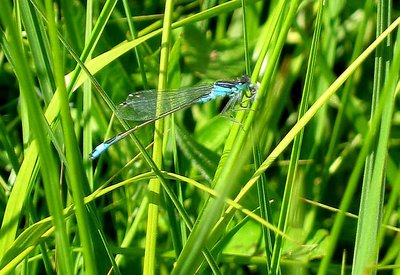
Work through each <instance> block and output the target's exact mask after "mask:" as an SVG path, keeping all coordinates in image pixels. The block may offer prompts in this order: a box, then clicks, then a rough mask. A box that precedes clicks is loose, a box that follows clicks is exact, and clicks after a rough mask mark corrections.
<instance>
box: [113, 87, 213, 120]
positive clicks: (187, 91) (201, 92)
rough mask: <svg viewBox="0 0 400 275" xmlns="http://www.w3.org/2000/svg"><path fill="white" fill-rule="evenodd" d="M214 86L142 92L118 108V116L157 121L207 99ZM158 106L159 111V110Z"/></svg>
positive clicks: (129, 97)
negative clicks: (163, 116)
mask: <svg viewBox="0 0 400 275" xmlns="http://www.w3.org/2000/svg"><path fill="white" fill-rule="evenodd" d="M212 88H213V84H210V85H204V86H195V87H188V88H182V89H178V90H175V91H165V92H157V90H148V91H140V92H135V93H132V94H129V95H128V97H127V98H126V100H125V101H124V102H122V103H121V104H120V105H119V106H118V107H117V110H118V116H119V117H121V118H123V119H126V120H133V121H147V120H152V119H155V118H157V117H159V116H162V115H164V114H166V113H169V112H174V111H177V110H180V109H182V108H185V107H188V106H190V105H191V104H194V103H196V102H198V101H199V100H200V99H202V98H203V97H207V96H208V95H209V94H210V93H211V92H212ZM157 106H158V110H157Z"/></svg>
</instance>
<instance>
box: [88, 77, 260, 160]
mask: <svg viewBox="0 0 400 275" xmlns="http://www.w3.org/2000/svg"><path fill="white" fill-rule="evenodd" d="M246 91H249V92H250V95H246V96H247V97H249V98H254V97H255V95H256V92H257V85H254V84H252V83H251V82H250V78H249V77H248V76H247V75H244V76H242V77H241V78H240V79H238V80H218V81H215V82H214V83H212V84H209V85H202V86H194V87H187V88H181V89H178V90H175V91H163V92H158V91H157V90H148V91H140V92H136V93H132V94H130V95H128V97H127V99H126V100H125V101H124V102H123V103H121V104H120V105H119V106H118V107H117V115H118V116H119V117H120V118H122V119H126V120H133V121H144V122H143V123H141V124H139V125H137V126H135V127H133V128H131V129H129V130H127V131H125V132H123V133H120V134H119V135H117V136H115V137H113V138H111V139H109V140H107V141H105V142H103V143H101V144H99V145H98V146H97V147H96V148H95V149H94V150H93V151H92V153H90V155H89V157H90V159H95V158H97V157H98V156H99V155H100V154H102V153H103V152H104V151H105V150H107V148H108V147H110V146H111V145H113V144H114V143H116V142H118V141H120V140H121V139H123V138H125V137H126V136H128V135H129V134H131V133H133V132H134V131H136V130H137V129H139V128H142V127H143V126H145V125H147V124H150V123H152V122H153V121H155V120H157V119H160V118H162V117H165V116H167V115H169V114H172V113H174V112H176V111H178V110H182V109H184V108H186V107H189V106H191V105H193V104H195V103H199V102H200V103H203V102H207V101H210V100H213V99H215V98H218V97H225V96H227V97H229V98H230V99H229V101H228V103H227V105H226V106H225V108H224V109H223V112H224V111H225V110H227V109H229V108H232V107H233V106H234V105H235V104H236V103H238V102H241V100H242V97H243V96H244V95H245V92H246Z"/></svg>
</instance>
